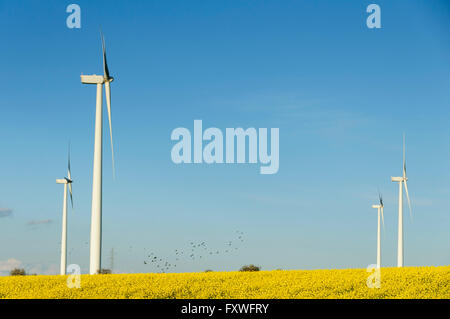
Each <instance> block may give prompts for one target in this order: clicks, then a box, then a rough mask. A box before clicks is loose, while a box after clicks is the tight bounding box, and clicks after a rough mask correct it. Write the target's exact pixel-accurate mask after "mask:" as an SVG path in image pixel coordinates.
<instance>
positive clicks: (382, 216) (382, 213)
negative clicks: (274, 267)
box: [381, 206, 384, 229]
mask: <svg viewBox="0 0 450 319" xmlns="http://www.w3.org/2000/svg"><path fill="white" fill-rule="evenodd" d="M381 220H382V221H383V229H384V207H383V206H381Z"/></svg>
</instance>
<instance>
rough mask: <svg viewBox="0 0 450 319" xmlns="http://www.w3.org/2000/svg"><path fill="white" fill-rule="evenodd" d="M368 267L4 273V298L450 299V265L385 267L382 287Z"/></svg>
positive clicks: (0, 286)
mask: <svg viewBox="0 0 450 319" xmlns="http://www.w3.org/2000/svg"><path fill="white" fill-rule="evenodd" d="M369 275H370V273H368V272H367V271H366V270H365V269H344V270H308V271H302V270H289V271H288V270H277V271H260V272H206V273H180V274H117V275H94V276H90V275H82V276H81V287H80V288H68V286H67V276H25V277H23V276H16V277H10V276H8V277H0V298H233V299H234V298H282V299H288V298H289V299H290V298H450V266H445V267H407V268H402V269H399V268H382V269H381V285H380V288H368V287H367V284H366V282H367V278H368V276H369Z"/></svg>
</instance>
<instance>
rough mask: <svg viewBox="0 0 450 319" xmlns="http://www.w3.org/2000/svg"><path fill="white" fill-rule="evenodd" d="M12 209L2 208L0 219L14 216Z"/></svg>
mask: <svg viewBox="0 0 450 319" xmlns="http://www.w3.org/2000/svg"><path fill="white" fill-rule="evenodd" d="M12 212H13V211H12V209H9V208H0V217H8V216H11V215H12Z"/></svg>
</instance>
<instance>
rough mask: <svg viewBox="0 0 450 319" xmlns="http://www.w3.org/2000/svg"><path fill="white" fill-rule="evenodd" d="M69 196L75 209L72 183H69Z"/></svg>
mask: <svg viewBox="0 0 450 319" xmlns="http://www.w3.org/2000/svg"><path fill="white" fill-rule="evenodd" d="M69 194H70V204H71V205H72V209H73V197H72V183H69Z"/></svg>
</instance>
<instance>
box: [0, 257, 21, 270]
mask: <svg viewBox="0 0 450 319" xmlns="http://www.w3.org/2000/svg"><path fill="white" fill-rule="evenodd" d="M20 265H22V262H21V261H20V260H17V259H15V258H9V259H8V260H6V261H2V260H0V274H2V273H5V274H8V273H9V272H10V271H11V270H12V269H14V268H19V267H20Z"/></svg>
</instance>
